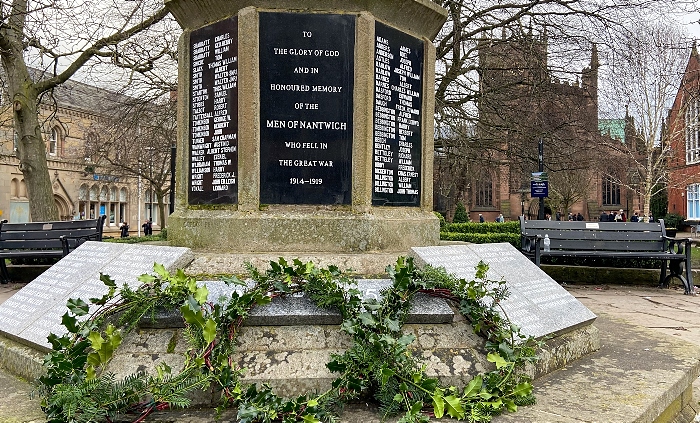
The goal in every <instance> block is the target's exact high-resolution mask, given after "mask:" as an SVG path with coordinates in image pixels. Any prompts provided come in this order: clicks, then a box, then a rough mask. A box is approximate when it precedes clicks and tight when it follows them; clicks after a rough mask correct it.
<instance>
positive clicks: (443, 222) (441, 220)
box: [433, 212, 447, 230]
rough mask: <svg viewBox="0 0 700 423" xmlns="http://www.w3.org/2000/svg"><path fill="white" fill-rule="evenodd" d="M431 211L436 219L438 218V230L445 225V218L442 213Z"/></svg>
mask: <svg viewBox="0 0 700 423" xmlns="http://www.w3.org/2000/svg"><path fill="white" fill-rule="evenodd" d="M433 213H435V216H436V217H437V218H438V220H440V230H442V228H444V227H445V225H447V220H445V216H443V215H442V213H438V212H433Z"/></svg>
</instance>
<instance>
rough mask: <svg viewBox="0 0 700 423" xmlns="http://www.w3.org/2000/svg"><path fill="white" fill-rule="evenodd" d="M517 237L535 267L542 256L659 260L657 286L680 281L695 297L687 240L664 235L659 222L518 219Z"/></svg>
mask: <svg viewBox="0 0 700 423" xmlns="http://www.w3.org/2000/svg"><path fill="white" fill-rule="evenodd" d="M520 234H521V250H522V252H523V254H525V255H526V256H528V257H529V258H530V259H531V260H533V261H534V262H535V264H537V265H538V266H539V265H540V260H541V258H542V257H585V258H611V259H649V260H659V261H661V276H660V278H659V286H660V287H668V286H669V283H670V281H671V279H672V278H674V277H677V278H678V279H680V280H681V281H682V282H683V286H684V287H685V293H686V294H690V295H694V294H695V288H694V287H693V277H692V272H691V270H690V252H691V251H690V247H691V240H690V238H679V239H676V238H671V237H668V236H666V228H665V227H664V222H663V220H659V221H658V222H653V223H643V222H642V223H638V222H571V221H550V220H525V219H524V218H523V216H520ZM545 235H548V236H549V239H550V251H545V250H544V237H545ZM683 265H685V272H684V271H683ZM667 269H668V270H670V274H669V275H667Z"/></svg>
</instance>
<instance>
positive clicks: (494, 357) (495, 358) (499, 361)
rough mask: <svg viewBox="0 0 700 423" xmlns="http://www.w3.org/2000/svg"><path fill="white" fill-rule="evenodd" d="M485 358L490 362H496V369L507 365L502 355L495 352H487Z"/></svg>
mask: <svg viewBox="0 0 700 423" xmlns="http://www.w3.org/2000/svg"><path fill="white" fill-rule="evenodd" d="M486 359H487V360H488V361H490V362H491V363H494V364H496V368H497V369H501V368H503V367H506V366H507V365H508V362H507V361H506V360H505V359H504V358H503V357H501V356H500V355H499V354H496V353H489V354H488V355H487V356H486Z"/></svg>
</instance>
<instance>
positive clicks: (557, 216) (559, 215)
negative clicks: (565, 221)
mask: <svg viewBox="0 0 700 423" xmlns="http://www.w3.org/2000/svg"><path fill="white" fill-rule="evenodd" d="M554 217H555V218H556V220H557V222H558V221H560V220H561V212H559V211H557V214H555V215H554Z"/></svg>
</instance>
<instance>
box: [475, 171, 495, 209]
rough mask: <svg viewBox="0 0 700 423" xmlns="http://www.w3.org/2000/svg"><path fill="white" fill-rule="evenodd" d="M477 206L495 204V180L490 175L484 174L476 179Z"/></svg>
mask: <svg viewBox="0 0 700 423" xmlns="http://www.w3.org/2000/svg"><path fill="white" fill-rule="evenodd" d="M476 206H477V207H492V206H493V182H492V181H491V176H490V175H484V176H483V177H482V178H481V179H479V180H478V181H476Z"/></svg>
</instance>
